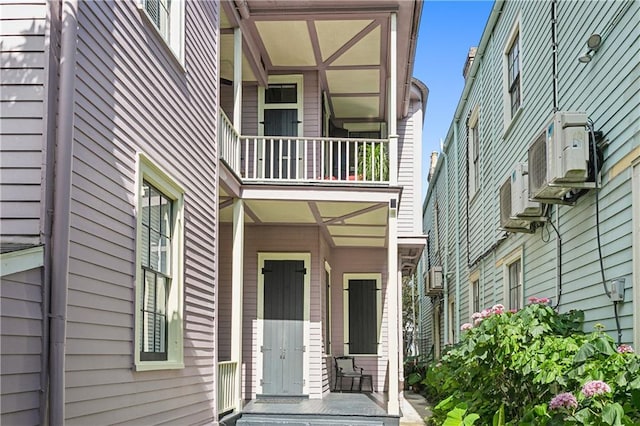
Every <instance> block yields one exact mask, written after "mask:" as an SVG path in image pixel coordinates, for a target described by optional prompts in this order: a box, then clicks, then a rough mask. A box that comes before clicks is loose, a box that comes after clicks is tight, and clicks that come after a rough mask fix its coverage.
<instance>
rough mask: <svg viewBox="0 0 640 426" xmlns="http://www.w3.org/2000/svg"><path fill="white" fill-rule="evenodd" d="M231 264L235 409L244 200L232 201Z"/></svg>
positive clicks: (239, 368)
mask: <svg viewBox="0 0 640 426" xmlns="http://www.w3.org/2000/svg"><path fill="white" fill-rule="evenodd" d="M232 238H233V241H232V247H231V251H232V259H233V261H232V265H231V360H232V361H235V362H236V380H235V395H234V399H235V401H236V410H237V411H240V409H241V408H242V303H243V301H242V295H243V294H242V293H243V283H244V276H243V270H244V201H243V200H241V199H236V200H235V201H234V203H233V237H232Z"/></svg>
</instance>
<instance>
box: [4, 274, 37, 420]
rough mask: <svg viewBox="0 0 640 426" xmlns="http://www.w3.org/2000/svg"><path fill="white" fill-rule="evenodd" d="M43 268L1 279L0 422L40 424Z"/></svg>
mask: <svg viewBox="0 0 640 426" xmlns="http://www.w3.org/2000/svg"><path fill="white" fill-rule="evenodd" d="M42 319H43V311H42V268H37V269H32V270H29V271H25V272H20V273H17V274H13V275H8V276H5V277H2V280H0V330H1V337H0V355H1V356H0V359H1V360H2V361H1V366H0V372H1V374H0V377H1V378H2V387H1V390H0V405H1V406H2V414H0V423H2V424H3V425H38V424H41V423H42V419H41V418H40V411H39V409H40V391H41V383H40V372H41V370H42V364H41V362H42V353H43V350H46V349H45V348H43V342H42V337H43V336H42V327H43V325H42Z"/></svg>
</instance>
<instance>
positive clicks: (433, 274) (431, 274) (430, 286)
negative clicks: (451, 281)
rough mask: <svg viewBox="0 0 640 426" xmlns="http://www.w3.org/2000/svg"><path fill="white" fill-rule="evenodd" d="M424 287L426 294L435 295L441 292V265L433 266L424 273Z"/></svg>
mask: <svg viewBox="0 0 640 426" xmlns="http://www.w3.org/2000/svg"><path fill="white" fill-rule="evenodd" d="M424 275H425V276H424V288H425V294H426V295H427V296H435V295H438V294H441V293H442V289H443V281H442V266H433V267H432V268H431V269H429V271H428V272H427V273H425V274H424Z"/></svg>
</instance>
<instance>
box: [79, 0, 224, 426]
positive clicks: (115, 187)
mask: <svg viewBox="0 0 640 426" xmlns="http://www.w3.org/2000/svg"><path fill="white" fill-rule="evenodd" d="M142 13H143V12H142V11H141V10H140V9H138V8H137V6H136V4H135V2H119V1H104V2H80V3H79V11H78V23H79V31H78V50H77V52H78V53H77V67H76V80H75V81H76V86H75V100H76V102H75V116H74V157H73V179H72V180H73V185H72V201H71V211H72V214H71V236H70V237H71V238H70V239H71V244H70V260H69V270H70V273H69V296H68V297H69V301H68V328H67V371H66V385H67V394H66V416H67V424H70V425H73V424H104V423H120V422H129V423H149V424H151V423H158V424H160V423H162V422H173V423H183V424H186V423H189V424H195V423H210V422H213V421H214V416H215V410H216V408H215V407H216V404H215V374H216V368H215V359H216V354H215V341H216V336H215V333H214V325H215V323H214V317H215V315H217V313H216V312H215V310H214V307H215V302H216V301H215V291H214V285H215V284H214V282H215V281H214V280H215V270H216V267H217V266H216V260H215V245H216V238H217V235H216V233H215V222H216V220H217V210H216V205H217V194H216V189H215V185H214V182H215V181H216V173H217V170H216V168H215V164H216V156H217V152H216V145H215V140H216V127H215V126H216V122H217V120H216V117H217V105H218V98H217V92H216V84H217V83H216V81H217V68H216V67H217V61H216V52H217V43H218V37H217V33H218V22H219V5H218V3H214V2H186V5H185V55H184V57H185V60H184V70H183V69H181V67H180V66H179V65H178V64H177V62H176V59H175V58H174V57H173V56H172V54H171V53H170V52H169V50H168V49H167V48H166V46H165V45H164V42H163V41H162V40H161V39H160V38H159V37H158V35H157V34H156V32H155V30H154V29H153V28H152V27H151V26H150V24H149V22H148V20H147V19H146V18H145V17H144V16H143V14H142ZM185 70H186V71H185ZM137 152H144V153H145V154H147V155H148V157H149V158H150V159H151V160H152V161H153V162H154V163H155V164H156V165H157V166H159V167H160V168H162V169H163V170H165V171H166V172H167V173H169V174H170V175H171V176H172V177H174V178H175V179H176V181H177V182H178V183H179V184H180V185H181V186H182V187H183V188H184V190H185V207H184V210H185V211H184V213H185V214H184V234H185V235H184V253H183V256H184V318H183V321H184V364H185V367H184V369H180V370H168V371H146V372H136V371H134V370H133V367H132V364H133V359H134V357H133V351H134V347H133V342H134V317H135V312H134V306H135V303H134V295H135V283H134V279H135V255H136V254H135V235H136V229H135V223H136V216H135V215H136V212H135V197H136V194H135V187H136V183H137V177H136V153H137ZM176 389H179V392H176Z"/></svg>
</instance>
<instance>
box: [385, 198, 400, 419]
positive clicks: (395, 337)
mask: <svg viewBox="0 0 640 426" xmlns="http://www.w3.org/2000/svg"><path fill="white" fill-rule="evenodd" d="M396 203H397V200H391V205H390V206H389V249H388V252H387V265H388V271H387V306H388V309H389V319H388V324H387V327H388V330H389V331H388V333H389V405H388V406H387V412H388V413H389V414H391V415H398V414H400V402H399V396H400V394H399V390H398V380H399V378H400V376H399V375H398V374H399V372H398V365H399V350H400V348H398V341H399V333H398V324H399V317H398V316H399V315H400V312H399V311H398V238H397V237H398V219H397V217H396V216H397V215H396V212H397V204H396Z"/></svg>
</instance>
